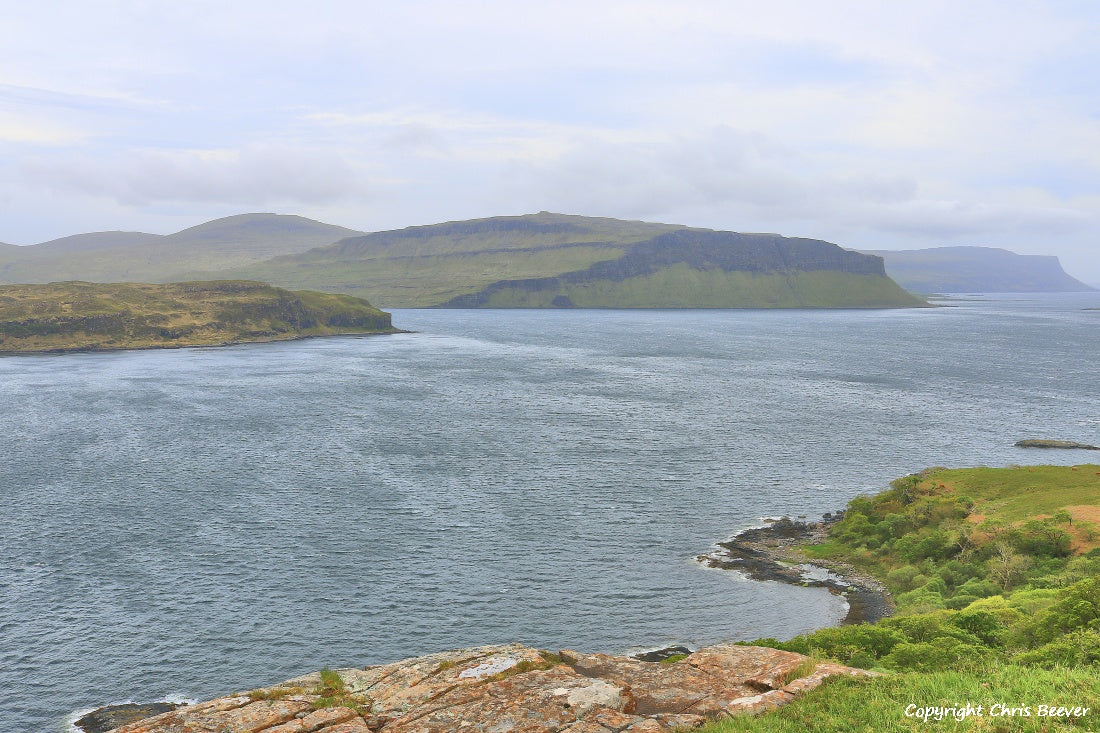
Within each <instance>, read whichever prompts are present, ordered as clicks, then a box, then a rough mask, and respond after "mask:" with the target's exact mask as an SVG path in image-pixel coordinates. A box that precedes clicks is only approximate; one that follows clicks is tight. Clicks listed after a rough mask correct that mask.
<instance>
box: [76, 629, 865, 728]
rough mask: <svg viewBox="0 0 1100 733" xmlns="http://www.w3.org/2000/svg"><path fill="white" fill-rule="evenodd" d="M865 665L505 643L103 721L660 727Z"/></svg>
mask: <svg viewBox="0 0 1100 733" xmlns="http://www.w3.org/2000/svg"><path fill="white" fill-rule="evenodd" d="M874 674H875V673H873V672H868V671H866V670H862V669H855V668H852V667H845V666H842V665H839V664H832V663H826V662H819V661H818V660H814V659H810V658H809V657H805V656H803V655H801V654H796V653H794V652H786V651H780V650H777V649H769V648H765V647H755V646H741V645H736V644H726V645H718V646H711V647H705V648H703V649H700V650H698V651H696V652H694V653H692V654H690V655H688V656H686V657H684V658H683V659H679V660H677V661H675V662H671V663H669V662H668V660H666V661H665V662H645V661H641V660H639V659H635V658H632V657H620V656H612V655H608V654H582V653H579V652H575V651H571V650H562V651H560V652H557V653H551V652H548V651H546V650H540V649H535V648H532V647H528V646H524V645H522V644H508V645H500V646H484V647H477V648H472V649H462V650H457V651H450V652H442V653H438V654H429V655H426V656H421V657H414V658H410V659H405V660H402V661H398V662H393V663H391V664H385V665H379V666H372V667H366V668H364V669H340V670H336V671H335V672H333V671H330V670H323V671H322V672H320V673H314V674H310V675H305V676H303V677H298V678H296V679H292V680H288V681H286V682H282V683H280V684H277V685H273V686H271V687H265V688H261V689H257V690H251V691H248V692H242V693H239V694H234V695H229V696H226V697H220V698H217V699H214V700H209V701H206V702H201V703H197V704H194V705H186V706H183V707H179V708H176V709H174V710H170V711H168V712H164V713H161V714H159V715H155V716H153V717H150V718H146V719H143V720H139V721H137V722H132V723H129V724H126V725H122V726H121V727H118V728H114V729H113V730H114V731H115V733H191V732H192V731H221V732H223V733H243V732H244V731H249V732H251V733H314V732H320V733H444V732H449V731H470V732H471V733H473V732H475V731H476V732H478V733H482V732H484V733H488V732H489V731H492V732H493V733H519V732H520V731H523V732H524V733H612V732H615V733H620V732H622V733H627V732H629V733H659V732H661V731H673V730H684V729H692V728H698V727H700V726H702V725H704V724H705V723H707V722H708V721H710V720H714V719H718V718H722V717H729V716H734V715H746V714H748V715H751V714H756V713H761V712H764V711H766V710H770V709H773V708H776V707H779V706H781V705H784V704H786V703H788V702H790V701H791V700H794V699H795V698H796V697H798V696H799V695H800V694H802V693H804V692H806V691H808V690H812V689H814V688H816V687H817V686H819V685H820V684H821V683H822V682H823V681H824V680H826V679H828V678H829V677H834V676H849V677H871V676H874ZM88 733H94V731H93V730H91V729H88Z"/></svg>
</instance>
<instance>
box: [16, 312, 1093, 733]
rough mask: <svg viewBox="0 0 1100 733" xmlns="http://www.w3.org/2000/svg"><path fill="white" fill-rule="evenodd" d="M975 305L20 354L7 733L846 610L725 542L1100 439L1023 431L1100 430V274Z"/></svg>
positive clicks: (777, 628) (768, 627) (482, 317)
mask: <svg viewBox="0 0 1100 733" xmlns="http://www.w3.org/2000/svg"><path fill="white" fill-rule="evenodd" d="M942 302H943V303H944V304H945V305H948V306H949V307H942V308H935V309H918V310H884V311H745V310H733V311H584V310H565V311H454V310H443V311H396V312H395V313H394V323H395V325H397V326H398V327H401V328H405V329H409V330H411V331H413V333H408V334H399V335H393V336H381V337H334V338H324V339H314V340H307V341H297V342H285V343H275V344H257V345H246V346H237V347H230V348H196V349H180V350H164V351H128V352H116V353H104V354H75V355H49V356H20V357H7V358H0V415H2V418H3V423H2V428H0V461H2V463H0V507H2V508H0V513H2V514H0V730H3V731H5V732H18V731H27V732H29V733H42V732H43V731H44V732H46V733H55V732H58V731H65V730H67V729H68V726H69V723H70V721H71V720H72V719H73V717H74V714H75V713H76V712H77V711H80V710H87V709H89V708H92V707H95V706H98V705H102V704H106V703H115V702H121V701H126V700H136V701H150V700H156V699H163V698H165V697H181V698H206V697H209V696H214V695H217V694H223V693H228V692H231V691H235V690H245V689H249V688H252V687H255V686H258V685H262V684H265V683H273V682H276V681H279V680H282V679H286V678H289V677H292V676H296V675H300V674H303V673H305V672H309V671H314V670H316V669H318V668H320V667H322V666H325V665H328V666H332V667H338V666H362V665H367V664H373V663H380V662H386V661H391V660H395V659H399V658H402V657H406V656H412V655H418V654H423V653H428V652H432V651H437V650H442V649H447V648H455V647H463V646H470V645H478V644H486V643H499V642H508V641H513V640H518V641H523V642H527V643H529V644H534V645H537V646H540V647H544V648H549V649H558V648H562V647H570V648H576V649H581V650H586V651H605V652H624V651H630V650H637V649H642V648H652V647H658V646H665V645H669V644H672V643H683V644H687V645H692V646H696V645H703V644H710V643H716V642H721V641H727V640H737V639H753V638H757V637H761V636H775V637H790V636H792V635H795V634H798V633H800V632H803V631H807V630H809V629H812V628H815V627H819V626H824V625H827V624H833V623H836V622H837V621H838V620H839V619H840V618H842V617H843V615H844V613H845V602H844V600H843V599H842V598H840V597H837V596H833V595H831V594H829V593H828V592H827V591H825V590H822V589H808V588H799V587H791V586H786V585H780V584H775V583H760V582H753V581H747V580H745V579H743V578H741V577H739V576H738V575H737V574H735V573H732V572H727V571H719V570H710V569H705V568H703V567H701V566H700V565H699V564H697V563H695V562H693V559H692V558H693V557H694V556H695V555H697V554H700V553H703V552H706V551H708V550H710V549H711V548H712V546H713V544H714V543H715V542H717V541H720V540H723V539H725V538H727V537H729V536H730V535H731V534H732V533H734V532H735V531H737V530H739V529H741V528H744V527H747V526H750V525H755V524H758V523H759V522H760V518H761V517H764V516H773V515H782V514H790V515H793V516H799V515H805V516H808V517H815V516H817V515H820V514H821V513H823V512H826V511H830V510H834V509H838V508H841V507H843V506H844V504H845V503H846V502H847V500H848V499H850V498H852V497H853V496H856V495H857V494H860V493H866V492H876V491H878V490H881V489H883V488H885V487H886V486H887V484H888V482H889V481H890V480H891V479H892V478H894V477H897V476H900V475H904V474H906V473H910V472H913V471H918V470H920V469H922V468H925V467H927V466H933V465H944V466H969V465H991V466H1003V465H1009V464H1023V463H1062V464H1073V463H1086V462H1089V461H1092V462H1097V461H1098V460H1100V456H1098V455H1097V454H1095V453H1090V452H1087V451H1046V452H1041V451H1040V452H1036V451H1034V450H1032V451H1028V450H1026V449H1020V448H1014V447H1013V443H1014V442H1015V441H1016V440H1018V439H1020V438H1027V437H1047V438H1060V439H1067V440H1077V441H1083V442H1090V443H1098V442H1100V388H1098V385H1100V380H1098V368H1097V365H1098V364H1100V310H1097V308H1100V293H1088V294H1075V295H1042V296H1040V295H1013V296H996V295H992V296H991V295H986V296H972V297H960V298H958V299H953V300H950V301H942ZM1090 309H1091V310H1090Z"/></svg>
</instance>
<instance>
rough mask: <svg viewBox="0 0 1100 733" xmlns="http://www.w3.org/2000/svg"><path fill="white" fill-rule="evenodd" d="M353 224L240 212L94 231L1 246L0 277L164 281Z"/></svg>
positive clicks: (292, 248) (290, 249)
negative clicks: (159, 231)
mask: <svg viewBox="0 0 1100 733" xmlns="http://www.w3.org/2000/svg"><path fill="white" fill-rule="evenodd" d="M361 233H362V232H358V231H356V230H354V229H347V228H345V227H340V226H334V225H332V224H324V223H322V222H319V221H313V220H312V219H305V218H303V217H300V216H286V215H279V214H241V215H238V216H230V217H226V218H224V219H216V220H214V221H210V222H207V223H205V224H200V225H198V226H195V227H191V228H189V229H185V230H183V231H181V232H177V233H175V234H169V235H166V236H161V235H156V234H144V233H141V232H95V233H91V234H78V235H74V236H71V237H64V238H62V239H55V240H53V241H50V242H43V243H42V244H36V245H31V246H27V247H16V248H14V249H13V250H12V249H0V283H45V282H57V281H65V280H86V281H92V282H168V281H173V280H189V279H194V278H193V277H192V273H195V272H196V271H200V270H201V271H214V272H218V271H221V270H225V269H227V268H231V267H241V266H243V265H247V264H251V263H254V262H260V261H262V260H265V259H268V258H271V257H275V256H278V255H285V254H292V253H296V252H304V251H306V250H308V249H312V248H314V247H318V246H320V245H324V244H330V243H332V242H335V241H337V240H339V239H343V238H345V237H348V236H353V235H356V234H361Z"/></svg>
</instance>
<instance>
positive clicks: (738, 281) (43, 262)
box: [0, 211, 925, 308]
mask: <svg viewBox="0 0 1100 733" xmlns="http://www.w3.org/2000/svg"><path fill="white" fill-rule="evenodd" d="M13 249H18V250H20V251H19V252H15V253H12V252H11V251H9V250H0V283H2V282H9V283H14V282H31V283H33V282H54V281H67V280H87V281H94V282H118V281H140V282H170V281H180V280H215V279H240V280H255V281H263V282H269V283H272V284H273V285H277V286H279V287H285V288H293V289H309V290H316V291H323V292H330V293H346V294H351V295H357V296H360V297H364V298H369V299H370V300H371V301H372V302H376V303H380V304H382V305H384V306H385V307H388V308H399V307H405V308H416V307H441V306H442V307H465V308H468V307H493V308H512V307H519V308H543V307H570V306H574V307H589V308H775V307H789V308H810V307H815V308H881V307H912V306H919V305H925V303H924V302H923V301H921V300H920V299H918V298H916V297H914V296H912V295H910V294H909V293H906V292H905V291H904V290H902V289H901V288H900V287H898V286H897V284H896V283H894V282H892V281H891V280H890V279H889V278H888V277H886V274H885V271H884V270H883V265H882V259H881V258H879V257H875V256H871V255H865V254H859V253H856V252H850V251H847V250H844V249H842V248H840V247H838V246H837V245H835V244H831V243H829V242H823V241H821V240H814V239H803V238H788V237H782V236H779V235H777V234H739V233H735V232H716V231H713V230H709V229H697V228H690V227H684V226H679V225H674V224H659V223H651V222H641V221H624V220H619V219H610V218H600V217H586V216H572V215H565V214H554V213H550V212H545V211H544V212H540V213H538V214H528V215H523V216H499V217H490V218H485V219H473V220H469V221H454V222H445V223H442V224H433V225H428V226H415V227H408V228H405V229H399V230H394V231H385V232H375V233H373V234H362V233H360V232H355V231H354V230H350V229H345V228H343V227H336V226H332V225H329V224H322V223H321V222H316V221H312V220H309V219H303V218H301V217H296V216H277V215H274V214H245V215H241V216H235V217H228V218H225V219H218V220H215V221H212V222H207V223H205V224H200V225H199V226H196V227H191V228H190V229H185V230H184V231H182V232H177V233H176V234H171V235H166V236H157V235H149V234H141V233H135V232H100V233H96V234H85V235H77V236H74V237H66V238H64V239H61V240H55V241H53V242H46V243H43V244H39V245H34V246H32V247H21V248H13Z"/></svg>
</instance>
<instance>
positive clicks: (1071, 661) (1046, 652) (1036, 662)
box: [1012, 629, 1100, 669]
mask: <svg viewBox="0 0 1100 733" xmlns="http://www.w3.org/2000/svg"><path fill="white" fill-rule="evenodd" d="M1012 661H1013V662H1015V663H1016V664H1027V665H1033V666H1036V667H1042V668H1044V669H1053V668H1054V667H1086V666H1090V665H1100V631H1097V630H1094V629H1086V630H1083V631H1075V632H1073V633H1071V634H1066V635H1065V636H1063V637H1061V638H1059V639H1055V640H1054V641H1052V642H1050V643H1048V644H1044V645H1043V646H1041V647H1039V648H1037V649H1032V650H1030V651H1026V652H1023V653H1021V654H1017V655H1016V656H1015V657H1014V658H1013V660H1012Z"/></svg>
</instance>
